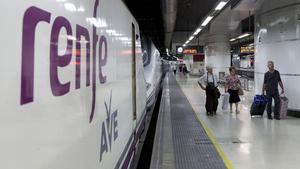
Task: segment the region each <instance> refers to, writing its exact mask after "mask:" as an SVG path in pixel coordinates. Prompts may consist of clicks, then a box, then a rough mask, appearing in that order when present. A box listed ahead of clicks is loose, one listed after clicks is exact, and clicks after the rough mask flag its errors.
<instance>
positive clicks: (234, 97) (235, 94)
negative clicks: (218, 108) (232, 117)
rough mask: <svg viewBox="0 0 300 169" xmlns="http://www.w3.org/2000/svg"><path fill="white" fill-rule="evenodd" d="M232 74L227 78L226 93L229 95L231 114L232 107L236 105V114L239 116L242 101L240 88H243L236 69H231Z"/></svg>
mask: <svg viewBox="0 0 300 169" xmlns="http://www.w3.org/2000/svg"><path fill="white" fill-rule="evenodd" d="M229 72H230V74H229V75H228V76H227V78H226V84H225V92H228V93H229V103H230V113H232V105H233V103H234V104H235V108H236V109H235V112H236V113H237V114H239V113H240V111H239V108H238V107H239V102H240V101H241V99H240V97H239V88H240V87H241V81H240V79H239V77H238V76H237V74H236V70H235V68H234V67H230V68H229Z"/></svg>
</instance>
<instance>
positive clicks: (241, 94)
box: [239, 87, 244, 96]
mask: <svg viewBox="0 0 300 169" xmlns="http://www.w3.org/2000/svg"><path fill="white" fill-rule="evenodd" d="M243 95H244V90H243V89H242V88H241V87H240V88H239V96H243Z"/></svg>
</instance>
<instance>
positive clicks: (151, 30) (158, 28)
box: [124, 0, 166, 52]
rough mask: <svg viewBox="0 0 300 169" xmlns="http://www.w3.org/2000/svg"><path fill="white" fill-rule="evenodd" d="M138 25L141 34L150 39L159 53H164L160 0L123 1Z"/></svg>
mask: <svg viewBox="0 0 300 169" xmlns="http://www.w3.org/2000/svg"><path fill="white" fill-rule="evenodd" d="M124 2H125V4H126V5H127V7H128V8H129V10H130V11H131V13H132V14H133V15H134V17H135V19H136V20H137V22H138V23H139V27H140V30H141V33H142V34H144V35H147V36H149V37H151V39H152V41H153V43H154V44H155V45H156V47H157V48H158V49H159V51H160V52H165V49H166V48H165V45H164V41H165V35H164V26H163V25H164V23H163V18H162V11H161V8H160V4H161V1H160V0H124Z"/></svg>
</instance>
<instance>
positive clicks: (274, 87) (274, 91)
mask: <svg viewBox="0 0 300 169" xmlns="http://www.w3.org/2000/svg"><path fill="white" fill-rule="evenodd" d="M268 68H269V71H268V72H266V73H265V77H264V85H263V94H265V91H266V94H267V99H268V105H267V112H268V119H270V120H272V119H273V117H272V98H273V99H274V101H275V107H274V118H275V119H276V120H280V115H279V106H280V99H279V92H278V84H279V85H280V87H281V94H283V93H284V88H283V83H282V81H281V77H280V73H279V72H278V71H277V70H275V69H274V62H273V61H269V62H268Z"/></svg>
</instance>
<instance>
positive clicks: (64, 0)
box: [0, 0, 161, 169]
mask: <svg viewBox="0 0 300 169" xmlns="http://www.w3.org/2000/svg"><path fill="white" fill-rule="evenodd" d="M0 9H1V10H0V13H1V16H2V20H1V28H0V30H1V33H2V40H1V41H0V46H1V63H0V77H1V82H2V83H1V88H0V93H1V95H0V131H1V132H0V133H1V139H0V150H1V151H0V159H1V162H0V168H3V169H4V168H5V169H54V168H56V169H83V168H84V169H86V168H88V169H99V168H101V169H117V168H128V167H129V166H130V164H131V162H132V158H133V156H134V150H135V146H136V144H137V143H138V139H139V133H141V131H142V130H143V126H144V125H143V123H144V117H145V114H146V102H147V86H146V82H145V74H144V67H143V57H142V50H141V41H140V35H139V27H138V24H137V22H136V21H135V19H134V18H133V16H132V15H131V13H130V12H129V11H128V9H127V8H126V6H125V5H124V4H123V2H122V1H121V0H86V1H80V0H43V1H41V0H39V1H38V0H27V1H16V0H3V1H2V2H1V6H0ZM156 57H157V56H156ZM156 61H159V60H158V59H157V60H156ZM150 73H151V71H150ZM147 76H151V75H147ZM159 76H160V77H161V74H159ZM148 83H149V82H148Z"/></svg>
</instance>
